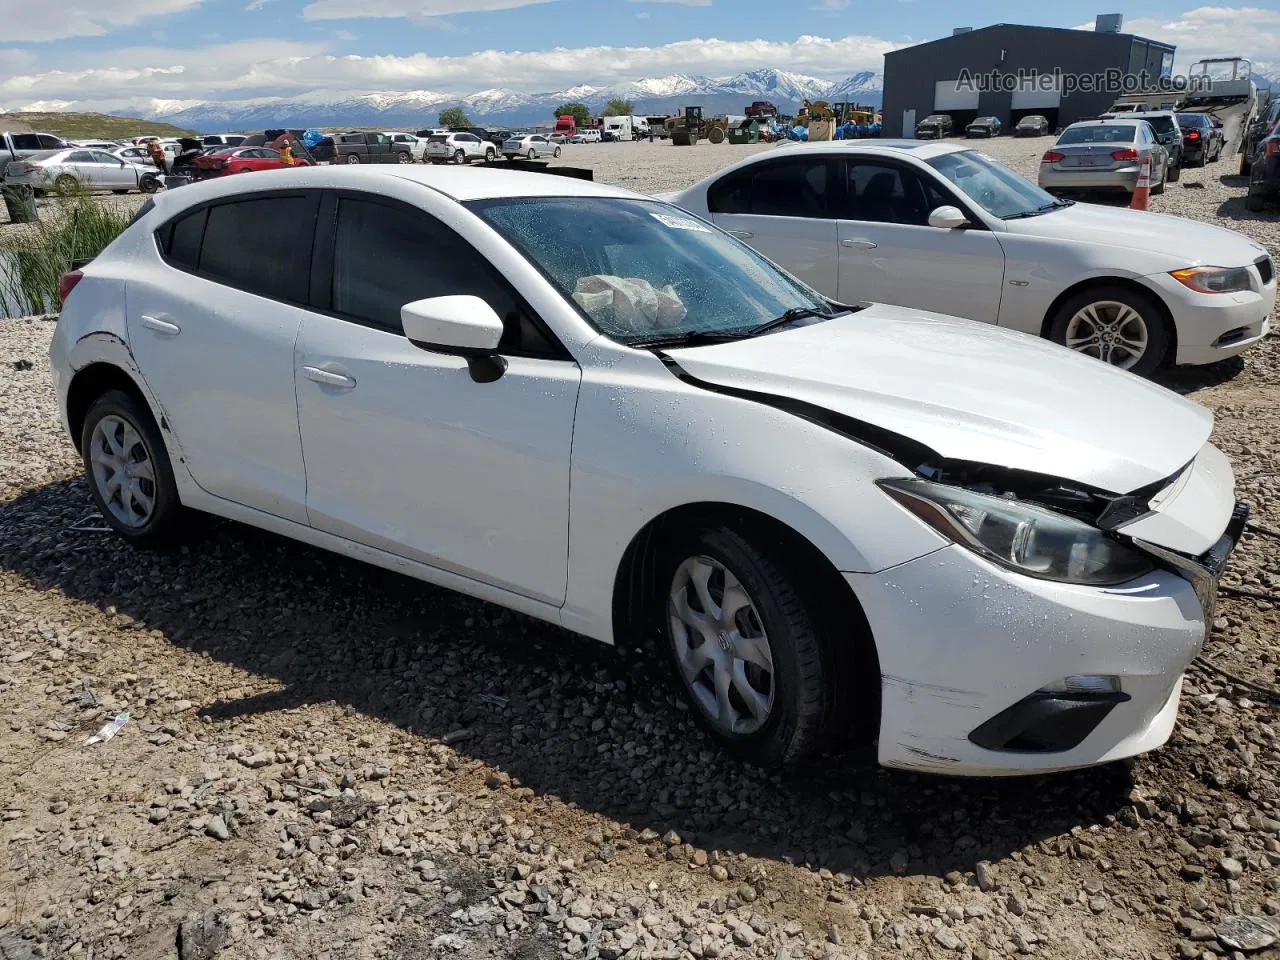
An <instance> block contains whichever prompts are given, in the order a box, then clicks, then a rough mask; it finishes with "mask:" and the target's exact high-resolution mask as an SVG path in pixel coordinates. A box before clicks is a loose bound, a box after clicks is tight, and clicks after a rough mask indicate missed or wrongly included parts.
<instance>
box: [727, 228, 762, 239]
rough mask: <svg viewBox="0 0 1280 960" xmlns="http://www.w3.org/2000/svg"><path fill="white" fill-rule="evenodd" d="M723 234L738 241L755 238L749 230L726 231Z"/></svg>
mask: <svg viewBox="0 0 1280 960" xmlns="http://www.w3.org/2000/svg"><path fill="white" fill-rule="evenodd" d="M725 233H727V234H729V236H731V237H737V238H738V239H739V240H750V239H751V238H752V237H754V236H755V234H754V233H752V232H751V231H750V230H726V231H725Z"/></svg>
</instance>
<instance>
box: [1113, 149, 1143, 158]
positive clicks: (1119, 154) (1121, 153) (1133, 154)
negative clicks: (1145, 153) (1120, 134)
mask: <svg viewBox="0 0 1280 960" xmlns="http://www.w3.org/2000/svg"><path fill="white" fill-rule="evenodd" d="M1111 159H1112V160H1137V159H1138V151H1137V150H1135V149H1133V147H1126V148H1125V149H1123V150H1113V151H1111Z"/></svg>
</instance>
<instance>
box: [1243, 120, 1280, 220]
mask: <svg viewBox="0 0 1280 960" xmlns="http://www.w3.org/2000/svg"><path fill="white" fill-rule="evenodd" d="M1277 196H1280V123H1275V124H1273V125H1272V127H1271V132H1270V133H1269V134H1267V135H1266V136H1265V137H1263V138H1262V139H1261V140H1259V141H1258V144H1257V146H1255V147H1254V153H1253V161H1252V163H1250V165H1249V191H1248V193H1247V194H1245V198H1244V205H1245V207H1246V208H1247V209H1249V210H1251V211H1252V212H1253V213H1261V212H1262V208H1263V207H1264V206H1265V205H1266V203H1267V201H1268V200H1274V199H1276V197H1277Z"/></svg>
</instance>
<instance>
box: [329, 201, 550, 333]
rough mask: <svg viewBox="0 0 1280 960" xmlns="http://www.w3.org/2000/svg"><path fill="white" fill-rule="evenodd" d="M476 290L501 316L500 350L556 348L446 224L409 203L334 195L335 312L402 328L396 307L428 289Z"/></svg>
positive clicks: (439, 292)
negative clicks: (412, 207) (392, 203)
mask: <svg viewBox="0 0 1280 960" xmlns="http://www.w3.org/2000/svg"><path fill="white" fill-rule="evenodd" d="M463 295H469V296H475V297H479V298H480V299H482V300H484V301H485V302H486V303H488V304H489V306H491V307H492V308H493V311H494V313H496V314H497V315H498V316H499V317H501V318H502V321H503V337H502V342H501V343H500V344H499V349H500V350H501V351H503V352H505V353H517V352H518V353H523V354H528V355H535V356H554V355H558V354H557V351H556V350H555V349H554V348H553V347H552V345H551V342H550V340H549V339H548V338H547V337H545V336H544V335H543V334H542V333H541V331H540V330H539V329H538V327H537V325H536V324H535V323H534V322H533V320H532V318H531V317H530V316H529V313H528V310H527V308H526V307H525V306H524V305H523V303H522V302H521V301H520V300H519V299H518V298H517V296H516V295H515V292H514V291H513V290H512V289H511V288H510V286H509V285H508V284H507V283H506V282H505V281H504V280H503V279H502V278H501V276H500V275H499V274H498V273H497V271H496V270H494V269H493V267H492V266H491V265H490V264H489V262H488V261H487V260H485V259H484V258H483V257H482V256H481V255H480V254H479V253H477V252H476V251H475V250H474V249H473V248H472V247H471V246H470V245H469V244H468V243H467V242H466V241H465V240H463V239H462V238H461V237H459V236H458V235H457V233H455V232H454V231H453V230H452V229H451V228H450V227H448V226H446V225H445V224H443V223H441V222H440V221H439V220H437V219H435V218H434V217H432V216H430V215H428V214H426V213H424V212H422V211H420V210H411V209H409V208H407V207H401V206H393V205H388V204H383V203H375V202H373V201H369V200H361V199H358V198H352V197H341V198H340V199H339V200H338V220H337V230H336V235H335V238H334V247H333V302H332V309H333V311H334V312H335V313H338V314H341V315H342V316H345V317H350V318H351V319H353V320H358V321H361V322H363V323H366V324H369V325H371V326H375V327H379V328H381V329H384V330H387V331H390V332H393V333H403V332H404V327H403V325H402V324H401V322H400V308H401V307H402V306H404V305H405V304H406V303H412V302H413V301H415V300H425V299H427V298H429V297H449V296H463Z"/></svg>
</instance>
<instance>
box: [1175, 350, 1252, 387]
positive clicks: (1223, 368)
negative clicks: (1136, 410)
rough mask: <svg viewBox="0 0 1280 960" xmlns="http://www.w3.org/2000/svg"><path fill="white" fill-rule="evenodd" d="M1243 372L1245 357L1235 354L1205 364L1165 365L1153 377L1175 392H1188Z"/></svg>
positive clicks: (1224, 380) (1229, 378)
mask: <svg viewBox="0 0 1280 960" xmlns="http://www.w3.org/2000/svg"><path fill="white" fill-rule="evenodd" d="M1243 372H1244V357H1243V356H1235V357H1228V358H1227V359H1226V360H1219V361H1218V362H1217V363H1206V364H1204V365H1203V366H1196V367H1191V366H1187V367H1165V368H1164V369H1162V370H1160V371H1159V372H1158V373H1156V374H1155V375H1154V376H1153V377H1152V379H1153V380H1154V381H1155V382H1156V383H1158V384H1160V386H1162V387H1166V388H1168V389H1169V390H1172V391H1173V392H1174V393H1182V394H1187V393H1194V392H1195V391H1197V390H1203V389H1205V388H1206V387H1215V386H1217V385H1218V384H1221V383H1226V382H1227V381H1228V380H1234V379H1235V378H1236V377H1238V376H1239V375H1240V374H1241V373H1243Z"/></svg>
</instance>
